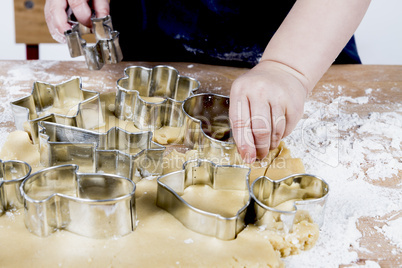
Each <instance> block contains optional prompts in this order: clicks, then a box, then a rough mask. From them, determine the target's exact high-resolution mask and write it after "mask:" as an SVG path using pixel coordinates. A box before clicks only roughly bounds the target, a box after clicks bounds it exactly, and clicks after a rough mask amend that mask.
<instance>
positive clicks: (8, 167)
mask: <svg viewBox="0 0 402 268" xmlns="http://www.w3.org/2000/svg"><path fill="white" fill-rule="evenodd" d="M30 174H31V166H30V165H28V164H27V163H25V162H23V161H18V160H10V161H1V160H0V216H1V215H2V214H3V213H4V212H5V211H6V210H9V209H13V208H19V207H21V206H22V204H23V200H22V196H21V192H20V185H21V183H22V181H23V180H25V179H26V178H27V177H28V176H29V175H30Z"/></svg>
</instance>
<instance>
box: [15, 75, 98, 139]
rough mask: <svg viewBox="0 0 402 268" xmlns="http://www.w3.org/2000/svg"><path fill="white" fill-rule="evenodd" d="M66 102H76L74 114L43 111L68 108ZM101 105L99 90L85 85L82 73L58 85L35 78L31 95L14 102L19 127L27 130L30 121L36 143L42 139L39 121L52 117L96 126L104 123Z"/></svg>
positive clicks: (56, 120)
mask: <svg viewBox="0 0 402 268" xmlns="http://www.w3.org/2000/svg"><path fill="white" fill-rule="evenodd" d="M66 103H70V104H73V107H72V108H71V109H72V115H64V114H57V113H50V114H47V115H41V114H42V113H43V114H46V111H47V110H48V109H50V108H60V109H63V108H66V107H65V105H66ZM101 107H102V106H101V103H100V98H99V92H95V91H89V90H85V89H82V85H81V78H80V77H73V78H72V79H70V80H68V81H65V82H63V83H60V84H55V85H53V84H49V83H44V82H35V83H34V84H33V89H32V93H31V94H30V95H28V96H26V97H23V98H20V99H18V100H15V101H13V102H11V110H12V112H13V115H14V122H15V126H16V128H17V129H19V130H23V129H24V123H25V122H27V121H28V122H29V124H30V127H31V130H32V131H31V136H32V140H33V141H34V142H35V143H37V142H38V122H40V121H48V122H54V123H58V124H63V125H68V126H75V127H80V128H84V129H91V128H96V127H98V126H99V125H102V124H103V123H104V120H103V114H102V108H101ZM74 109H75V110H74Z"/></svg>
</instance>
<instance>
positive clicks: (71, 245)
mask: <svg viewBox="0 0 402 268" xmlns="http://www.w3.org/2000/svg"><path fill="white" fill-rule="evenodd" d="M101 98H102V100H103V105H104V106H105V107H103V110H104V111H106V112H105V117H104V118H105V119H106V124H105V126H103V127H102V128H100V129H99V130H100V131H106V130H107V129H109V128H110V127H112V126H120V127H122V128H124V129H126V130H128V131H138V129H137V128H135V127H134V125H133V124H132V123H130V122H126V121H121V120H118V119H117V118H116V117H115V116H114V114H113V110H114V93H113V94H106V95H103V96H102V95H101ZM112 100H113V101H112ZM105 108H106V109H105ZM166 130H167V129H165V130H164V131H161V132H165V131H166ZM167 132H169V133H168V134H166V133H164V134H163V135H162V134H161V135H160V136H158V134H156V135H155V137H154V138H155V140H156V141H158V142H160V141H161V140H162V141H165V142H166V143H168V142H169V141H171V140H174V139H177V138H179V139H180V138H181V137H180V134H178V133H180V130H173V131H167ZM178 135H179V137H178ZM39 157H40V156H39V152H38V146H37V145H34V144H32V142H31V140H30V138H29V135H28V134H27V133H26V132H24V131H15V132H12V133H10V134H9V136H8V139H7V141H6V143H5V144H4V146H3V148H2V150H1V152H0V159H2V160H8V159H19V160H24V161H26V162H28V163H29V164H31V165H32V166H33V168H34V171H37V170H40V169H41V168H43V167H41V166H40V164H39ZM196 157H197V153H196V151H193V150H189V151H187V152H186V153H181V152H178V151H176V150H171V152H170V153H169V154H168V155H166V156H165V158H164V173H168V172H172V171H175V170H180V169H181V168H182V164H183V163H184V162H185V161H186V160H189V159H195V158H196ZM250 168H251V170H252V171H251V177H250V183H251V182H252V181H253V180H255V179H256V178H257V177H259V176H261V175H269V176H272V178H276V179H279V178H281V177H284V176H287V175H289V174H291V173H302V172H304V166H303V164H302V162H301V160H300V159H295V158H291V157H290V152H289V150H288V149H287V148H286V146H285V144H284V143H283V142H281V144H280V146H279V147H278V148H277V149H275V150H272V151H271V152H270V153H269V155H268V156H267V157H266V158H264V159H263V160H261V161H259V162H256V163H253V164H252V165H250ZM156 189H157V183H156V179H155V178H153V179H147V178H145V179H142V180H141V181H140V182H138V183H137V189H136V207H137V217H138V227H137V229H136V230H135V231H134V232H132V233H131V234H129V235H126V236H124V237H121V238H116V239H90V238H86V237H82V236H78V235H75V234H72V233H69V232H67V231H64V230H59V231H57V232H56V233H54V234H52V235H51V236H49V237H46V238H41V237H37V236H35V235H33V234H31V233H30V232H29V231H28V230H27V229H26V228H25V226H24V215H23V214H24V211H23V209H18V210H14V211H8V212H7V213H6V214H5V215H3V216H0V241H1V243H0V267H27V266H32V265H33V266H35V267H55V266H60V267H78V266H79V267H283V265H284V264H283V262H282V261H281V259H280V258H281V257H286V256H289V255H292V254H299V253H300V252H301V250H307V249H309V248H311V247H313V246H314V244H315V242H316V241H317V239H318V235H319V229H318V227H317V225H316V224H314V223H312V222H311V221H310V220H309V218H308V217H303V215H301V216H300V217H298V220H297V223H296V224H295V225H294V229H293V232H290V233H285V232H283V230H281V228H278V226H276V225H262V226H255V225H248V226H247V227H246V228H245V229H244V230H243V231H242V232H240V234H239V235H238V237H237V238H236V239H234V240H230V241H223V240H219V239H217V238H214V237H209V236H205V235H202V234H198V233H196V232H193V231H191V230H189V229H187V228H186V227H184V226H183V225H182V224H181V223H180V222H179V221H178V220H177V219H176V218H174V217H173V216H172V215H171V214H169V213H168V212H166V211H165V210H163V209H160V208H159V207H157V206H156V202H155V201H156ZM200 189H201V191H200ZM221 194H222V193H219V192H216V191H215V190H213V189H211V188H208V186H195V187H192V188H189V189H187V191H186V192H185V196H184V197H185V198H186V200H189V202H190V201H191V202H193V203H194V204H195V205H197V204H200V199H203V200H209V202H204V203H203V202H201V203H202V206H205V207H206V209H208V208H210V209H211V210H213V211H215V212H221V213H232V212H233V211H236V209H238V206H239V205H241V202H240V200H241V201H243V197H244V195H243V194H241V193H231V192H230V191H227V192H225V193H224V195H221ZM205 198H206V199H205Z"/></svg>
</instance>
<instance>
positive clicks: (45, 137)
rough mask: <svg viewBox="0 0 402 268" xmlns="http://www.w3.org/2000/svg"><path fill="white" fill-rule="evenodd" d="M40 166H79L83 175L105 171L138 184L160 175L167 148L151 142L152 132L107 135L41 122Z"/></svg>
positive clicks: (118, 131)
mask: <svg viewBox="0 0 402 268" xmlns="http://www.w3.org/2000/svg"><path fill="white" fill-rule="evenodd" d="M39 128H40V134H39V135H40V152H41V154H40V155H41V164H42V165H43V166H46V167H49V166H54V165H63V164H77V165H80V169H81V171H82V172H96V173H99V172H104V173H112V174H117V175H120V176H124V177H126V178H129V179H131V180H133V181H134V182H137V181H139V180H140V179H141V178H142V177H144V176H150V175H160V174H162V171H163V166H162V161H163V153H164V151H165V147H164V146H162V145H160V144H158V143H155V142H153V141H152V132H150V131H144V132H136V133H131V132H127V131H125V130H123V129H121V128H118V127H114V128H111V129H110V130H109V131H108V132H106V133H99V132H96V131H90V130H85V129H81V128H77V127H71V126H64V125H60V124H55V123H51V122H41V123H40V124H39Z"/></svg>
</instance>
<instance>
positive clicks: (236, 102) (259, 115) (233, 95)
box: [229, 61, 308, 163]
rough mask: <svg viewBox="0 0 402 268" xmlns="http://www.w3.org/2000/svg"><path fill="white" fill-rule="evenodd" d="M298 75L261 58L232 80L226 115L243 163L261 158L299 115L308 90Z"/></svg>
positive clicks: (280, 65)
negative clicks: (227, 114)
mask: <svg viewBox="0 0 402 268" xmlns="http://www.w3.org/2000/svg"><path fill="white" fill-rule="evenodd" d="M299 75H300V74H299V73H297V72H296V71H295V70H293V69H292V68H290V67H288V66H286V65H283V64H281V63H278V62H274V61H261V62H260V63H259V64H257V65H256V66H255V67H254V68H252V69H251V70H250V71H248V72H247V73H245V74H243V75H241V76H240V77H238V78H237V79H236V80H235V81H234V82H233V84H232V88H231V92H230V108H229V117H230V120H231V124H232V131H233V137H234V139H235V142H236V144H237V148H238V151H239V153H240V155H241V157H242V158H243V160H244V161H245V162H247V163H251V162H253V161H255V160H256V158H258V159H263V158H264V157H265V156H266V155H267V154H268V152H269V150H270V149H274V148H276V147H277V146H278V145H279V142H280V140H281V139H282V138H284V137H286V136H287V135H288V134H289V133H291V131H292V130H293V129H294V128H295V126H296V124H297V122H298V121H299V120H300V118H301V117H302V115H303V108H304V102H305V99H306V96H307V92H308V90H307V89H306V88H305V87H304V86H303V83H302V82H301V81H300V77H298V76H299Z"/></svg>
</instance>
